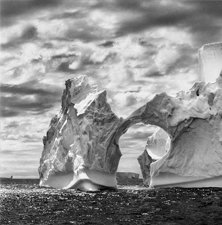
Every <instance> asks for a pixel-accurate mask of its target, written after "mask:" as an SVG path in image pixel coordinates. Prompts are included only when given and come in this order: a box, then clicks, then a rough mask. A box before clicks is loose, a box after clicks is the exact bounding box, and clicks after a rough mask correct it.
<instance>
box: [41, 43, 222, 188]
mask: <svg viewBox="0 0 222 225" xmlns="http://www.w3.org/2000/svg"><path fill="white" fill-rule="evenodd" d="M218 46H219V47H220V48H219V47H218ZM215 48H216V50H215ZM209 49H212V51H210V52H213V57H211V56H210V55H209V54H208V53H209ZM205 53H206V54H205ZM205 56H206V57H205ZM209 56H210V60H208V59H209ZM208 61H209V62H208ZM220 62H221V44H219V45H218V44H213V45H211V46H209V45H208V46H207V47H205V48H202V49H201V50H200V66H201V73H202V76H203V77H204V78H207V77H208V76H209V77H213V82H214V83H211V84H210V83H208V84H205V83H204V82H199V83H196V84H194V86H193V87H192V88H191V89H190V91H188V92H186V93H185V92H179V93H178V94H177V96H176V97H171V96H168V95H167V94H166V93H161V94H158V95H156V96H155V97H154V98H153V99H152V100H151V101H148V102H147V103H146V104H145V105H144V106H142V107H141V108H139V109H137V110H136V111H135V112H133V113H132V114H131V115H130V116H128V117H127V118H125V119H123V118H119V117H118V116H116V115H115V114H114V113H113V112H112V110H111V108H110V106H109V104H108V103H107V100H106V91H105V90H98V89H97V88H96V86H95V85H92V84H90V83H89V82H88V81H87V78H86V77H84V76H81V77H76V78H74V79H72V80H67V81H66V88H65V90H64V92H63V95H62V107H61V111H60V113H59V114H58V115H57V116H55V117H54V118H53V119H52V120H51V123H50V127H49V130H48V131H47V134H46V136H45V137H44V138H43V143H44V149H43V152H42V157H41V159H40V166H39V174H40V185H48V186H52V187H56V188H80V189H81V190H98V189H101V188H104V187H112V188H113V187H116V179H115V173H116V171H117V167H118V164H119V159H120V157H121V151H120V149H119V138H120V136H121V135H122V134H124V133H125V132H126V131H127V129H128V128H129V127H130V126H132V125H134V124H136V123H144V124H150V125H156V126H159V127H161V128H162V129H163V130H165V131H166V132H167V133H168V135H169V136H170V138H171V146H170V149H169V151H168V152H167V154H166V155H164V156H163V157H162V158H160V159H159V160H157V161H155V162H152V163H150V165H149V166H150V167H149V173H150V174H149V175H150V185H151V186H158V185H170V186H173V185H177V186H186V187H196V186H200V187H203V186H216V187H222V74H221V73H220V70H221V63H220ZM211 67H214V68H212V71H213V72H212V74H211ZM215 68H216V69H215ZM208 73H209V75H208ZM219 74H220V75H219ZM215 77H218V78H217V79H216V80H215ZM205 80H207V79H205ZM146 156H147V155H145V157H146Z"/></svg>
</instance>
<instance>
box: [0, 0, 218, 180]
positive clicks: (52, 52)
mask: <svg viewBox="0 0 222 225" xmlns="http://www.w3.org/2000/svg"><path fill="white" fill-rule="evenodd" d="M0 3H1V12H0V15H1V20H0V23H1V24H0V26H1V33H0V42H1V54H0V68H1V75H0V76H1V77H0V82H1V86H0V93H1V102H0V103H1V114H0V116H1V124H0V126H1V127H0V128H1V143H0V176H1V177H2V176H3V177H7V176H11V175H13V176H14V177H38V172H37V169H38V166H39V159H40V156H41V152H42V149H43V144H42V137H43V136H44V135H45V133H46V131H47V129H48V126H49V122H50V119H51V118H52V117H53V116H54V115H55V114H57V113H58V112H59V110H60V100H61V94H62V90H63V88H64V82H65V80H67V79H69V78H72V77H75V76H78V75H87V76H89V77H90V79H93V80H94V81H95V82H96V83H98V85H99V86H100V87H102V88H104V89H107V92H108V102H109V103H110V105H111V108H112V110H113V111H114V112H115V113H116V115H118V116H119V117H120V116H121V117H127V116H128V115H129V114H130V113H131V112H133V111H134V110H135V109H137V108H138V107H140V106H142V105H144V104H145V103H146V102H147V101H149V100H150V99H152V98H153V96H154V95H155V94H157V93H160V92H167V93H168V94H172V95H173V94H175V93H176V92H178V91H179V90H187V89H189V88H190V87H191V86H192V85H193V83H194V82H195V81H198V80H199V79H200V76H199V70H198V49H199V48H200V47H201V46H202V45H203V44H205V43H210V42H219V41H222V13H221V12H222V1H220V0H208V1H207V0H192V1H191V0H180V1H175V0H159V1H157V0H87V1H86V0H75V1H74V0H60V1H59V0H0ZM153 129H154V128H153V127H150V126H145V125H143V124H137V125H134V126H133V127H132V128H130V129H129V130H128V132H127V133H126V134H125V135H123V136H122V137H121V139H120V148H121V151H122V153H123V156H122V159H121V161H120V166H119V170H121V171H132V172H138V170H139V166H138V163H137V160H136V158H137V157H138V155H139V154H141V153H142V152H143V150H144V148H145V145H146V140H147V137H148V136H149V135H151V134H152V132H153Z"/></svg>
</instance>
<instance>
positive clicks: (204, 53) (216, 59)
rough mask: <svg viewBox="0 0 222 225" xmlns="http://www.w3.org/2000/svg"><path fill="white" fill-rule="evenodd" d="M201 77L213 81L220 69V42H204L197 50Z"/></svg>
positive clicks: (221, 45) (221, 60)
mask: <svg viewBox="0 0 222 225" xmlns="http://www.w3.org/2000/svg"><path fill="white" fill-rule="evenodd" d="M199 66H200V73H201V79H202V80H203V81H204V82H207V83H208V82H210V83H213V82H215V81H216V79H217V78H218V76H219V75H220V74H221V71H222V43H212V44H206V45H204V46H203V47H202V48H200V50H199Z"/></svg>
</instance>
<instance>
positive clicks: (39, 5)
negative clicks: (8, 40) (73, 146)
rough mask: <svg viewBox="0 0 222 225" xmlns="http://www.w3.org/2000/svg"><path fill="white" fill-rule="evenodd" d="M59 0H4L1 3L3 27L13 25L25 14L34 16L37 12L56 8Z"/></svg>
mask: <svg viewBox="0 0 222 225" xmlns="http://www.w3.org/2000/svg"><path fill="white" fill-rule="evenodd" d="M58 4H60V1H59V0H20V1H17V0H2V1H1V26H7V25H10V24H12V23H13V22H14V21H15V20H16V19H17V20H18V19H20V18H21V17H22V16H23V15H25V14H32V13H33V12H36V11H37V10H41V9H44V8H51V7H56V6H57V5H58Z"/></svg>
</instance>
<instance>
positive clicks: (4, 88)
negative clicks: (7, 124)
mask: <svg viewBox="0 0 222 225" xmlns="http://www.w3.org/2000/svg"><path fill="white" fill-rule="evenodd" d="M38 85H39V84H38V82H37V81H32V82H27V83H23V84H22V85H5V84H2V85H1V86H0V91H1V93H2V96H1V116H2V117H12V116H17V115H26V114H29V113H31V114H33V113H34V114H42V113H44V112H46V111H48V110H49V109H51V108H53V107H54V106H55V104H56V103H59V101H60V96H61V92H60V91H61V89H59V90H58V91H57V90H56V87H55V86H51V87H47V88H46V87H45V89H43V88H38ZM35 86H36V87H35Z"/></svg>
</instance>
